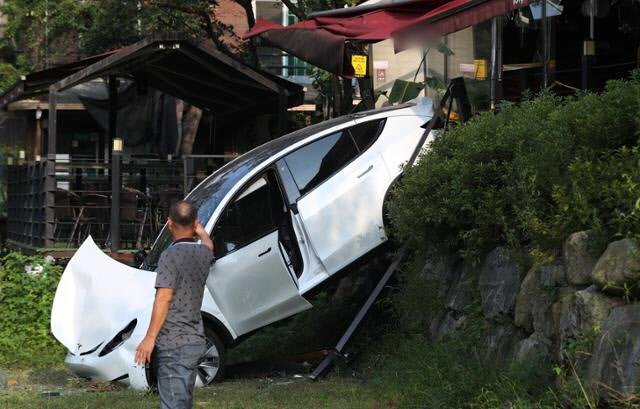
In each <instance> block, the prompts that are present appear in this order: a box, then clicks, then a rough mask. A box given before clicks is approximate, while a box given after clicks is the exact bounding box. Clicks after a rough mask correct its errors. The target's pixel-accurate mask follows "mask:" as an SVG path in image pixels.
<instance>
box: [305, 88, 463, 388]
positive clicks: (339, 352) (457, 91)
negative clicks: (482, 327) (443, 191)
mask: <svg viewBox="0 0 640 409" xmlns="http://www.w3.org/2000/svg"><path fill="white" fill-rule="evenodd" d="M466 93H467V91H466V88H465V87H464V80H463V79H462V78H461V77H458V78H454V79H452V80H451V82H450V83H449V85H448V86H447V91H446V92H445V94H444V96H443V97H442V100H441V101H440V104H439V106H438V109H436V111H435V113H434V115H433V118H431V120H430V121H429V122H427V123H426V124H425V127H424V128H425V129H424V132H423V133H422V136H421V137H420V141H419V142H418V145H417V146H416V149H415V150H414V151H413V154H412V155H411V158H410V159H409V161H408V162H407V165H406V166H407V167H411V166H413V164H414V163H415V161H416V160H417V159H418V155H419V154H420V151H421V150H422V147H423V146H424V143H425V142H426V140H427V137H428V136H429V134H430V133H431V130H432V129H433V128H434V126H435V125H436V123H437V122H438V121H439V120H441V119H442V117H441V113H442V109H443V108H444V107H445V106H446V104H447V100H449V107H451V102H452V101H453V100H454V99H455V100H456V104H457V106H458V110H460V111H461V112H460V120H461V121H462V122H466V121H468V120H469V118H470V116H471V111H470V109H469V108H470V106H469V98H468V97H467V95H466ZM465 101H466V102H465ZM465 107H466V108H465ZM467 109H469V110H468V111H467ZM450 112H451V109H449V113H448V114H447V118H445V128H446V124H447V123H448V122H449V118H448V117H449V115H450ZM407 252H408V247H407V246H406V245H405V246H403V247H402V248H401V249H400V250H399V251H398V253H396V255H395V257H394V259H393V261H392V262H391V264H389V267H387V270H386V271H385V273H384V274H383V275H382V278H380V281H378V284H376V286H375V288H374V289H373V291H372V292H371V294H369V297H368V298H367V300H366V301H365V303H364V304H363V305H362V307H361V308H360V310H359V311H358V313H357V314H356V316H355V317H354V318H353V320H352V321H351V323H350V324H349V327H347V330H346V331H345V333H344V334H343V335H342V337H340V340H339V341H338V343H337V344H336V346H335V347H334V348H333V349H332V350H330V351H329V354H328V355H327V356H326V357H325V358H324V359H323V360H322V361H321V362H320V364H318V366H317V367H316V368H315V369H314V370H313V372H312V373H311V375H309V378H311V379H312V380H314V381H315V380H317V379H318V378H320V377H322V376H323V375H324V374H325V373H326V372H327V371H328V370H329V368H331V366H332V365H333V364H334V363H335V361H336V359H338V358H339V357H341V358H342V357H344V354H343V351H344V348H345V346H346V345H347V343H348V342H349V340H350V339H351V337H352V336H353V334H354V333H355V332H356V330H357V329H358V327H359V326H360V324H361V323H362V321H363V320H364V318H365V317H366V316H367V313H369V310H371V307H372V306H373V304H374V303H375V302H376V300H377V299H378V297H379V296H380V293H381V292H382V289H383V288H384V287H385V286H386V285H387V283H388V282H389V279H391V276H393V273H395V271H396V270H397V269H398V266H399V265H400V263H401V262H402V260H404V258H405V257H406V255H407Z"/></svg>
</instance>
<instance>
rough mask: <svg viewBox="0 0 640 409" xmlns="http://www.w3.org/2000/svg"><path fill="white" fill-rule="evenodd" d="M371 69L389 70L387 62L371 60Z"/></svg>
mask: <svg viewBox="0 0 640 409" xmlns="http://www.w3.org/2000/svg"><path fill="white" fill-rule="evenodd" d="M373 68H375V69H376V70H386V69H387V68H389V60H373Z"/></svg>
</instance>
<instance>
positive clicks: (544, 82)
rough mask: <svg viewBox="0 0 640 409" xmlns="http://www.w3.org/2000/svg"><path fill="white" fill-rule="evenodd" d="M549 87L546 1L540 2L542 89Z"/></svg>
mask: <svg viewBox="0 0 640 409" xmlns="http://www.w3.org/2000/svg"><path fill="white" fill-rule="evenodd" d="M548 86H549V21H548V20H547V0H542V88H547V87H548Z"/></svg>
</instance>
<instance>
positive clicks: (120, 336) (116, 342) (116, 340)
mask: <svg viewBox="0 0 640 409" xmlns="http://www.w3.org/2000/svg"><path fill="white" fill-rule="evenodd" d="M137 324H138V319H137V318H134V319H133V321H131V322H130V323H129V324H128V325H127V326H126V327H124V329H123V330H122V331H120V332H118V333H117V334H116V336H115V337H113V339H112V340H111V341H109V343H108V344H107V345H105V346H104V348H102V351H100V353H99V354H98V356H105V355H107V354H108V353H110V352H111V351H113V350H114V349H116V348H117V347H119V346H120V345H122V344H123V343H124V341H126V340H128V339H129V337H131V334H133V330H134V329H135V328H136V325H137Z"/></svg>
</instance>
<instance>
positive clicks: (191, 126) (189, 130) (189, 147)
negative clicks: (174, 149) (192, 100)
mask: <svg viewBox="0 0 640 409" xmlns="http://www.w3.org/2000/svg"><path fill="white" fill-rule="evenodd" d="M200 118H202V110H201V109H200V108H198V107H196V106H194V105H190V106H189V107H188V108H187V110H186V112H185V114H184V115H183V116H182V148H181V153H182V155H191V152H193V143H194V142H195V140H196V134H197V133H198V125H199V124H200Z"/></svg>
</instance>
